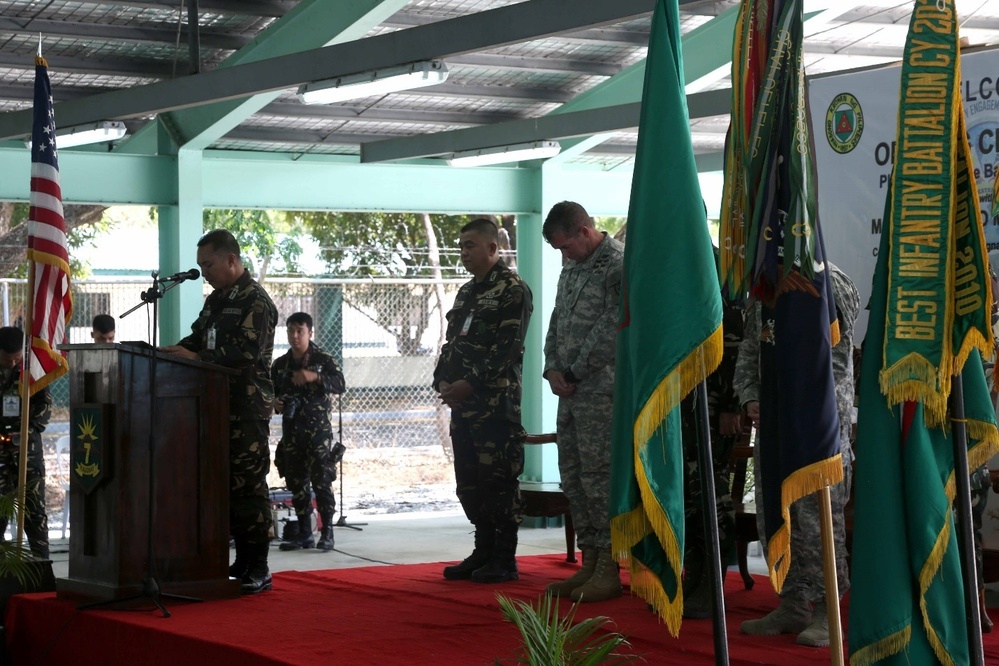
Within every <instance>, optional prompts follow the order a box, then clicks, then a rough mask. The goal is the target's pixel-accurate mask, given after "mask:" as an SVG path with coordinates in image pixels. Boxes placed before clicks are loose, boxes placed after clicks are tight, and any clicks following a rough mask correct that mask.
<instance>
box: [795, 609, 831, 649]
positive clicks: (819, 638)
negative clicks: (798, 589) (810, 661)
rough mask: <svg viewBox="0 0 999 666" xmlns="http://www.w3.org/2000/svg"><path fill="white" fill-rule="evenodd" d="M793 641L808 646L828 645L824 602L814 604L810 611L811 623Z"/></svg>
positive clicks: (826, 612) (827, 621) (827, 618)
mask: <svg viewBox="0 0 999 666" xmlns="http://www.w3.org/2000/svg"><path fill="white" fill-rule="evenodd" d="M795 642H796V643H797V644H798V645H807V646H808V647H827V646H828V645H829V613H828V611H827V610H826V602H824V601H820V602H819V603H817V604H815V610H814V611H813V612H812V623H811V624H809V625H808V626H807V627H806V628H805V630H804V631H802V632H801V633H800V634H798V638H797V640H796V641H795Z"/></svg>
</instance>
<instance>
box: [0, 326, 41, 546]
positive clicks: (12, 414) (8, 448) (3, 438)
mask: <svg viewBox="0 0 999 666" xmlns="http://www.w3.org/2000/svg"><path fill="white" fill-rule="evenodd" d="M23 360H24V332H23V331H21V329H19V328H14V327H13V326H4V327H3V328H0V401H2V407H3V411H2V412H0V414H2V416H0V432H2V434H0V494H3V495H8V494H11V493H13V492H14V491H16V490H17V482H18V462H19V461H18V457H19V453H20V452H19V450H18V449H19V447H20V444H21V443H23V438H22V437H21V436H20V434H19V433H20V430H21V394H20V389H19V383H20V379H21V364H22V361H23ZM51 406H52V397H51V396H50V395H49V390H48V389H47V388H43V389H42V390H40V391H39V392H38V393H36V394H35V395H33V396H31V402H30V404H29V410H30V413H29V414H28V432H29V437H28V474H27V489H26V491H25V494H24V506H25V512H24V534H25V536H27V537H28V547H29V548H31V552H32V554H34V555H35V556H36V557H40V558H42V559H48V557H49V521H48V518H47V517H46V515H45V460H44V458H42V431H43V430H45V426H47V425H48V424H49V415H50V413H51ZM6 531H7V519H6V518H2V519H0V540H2V539H3V534H4V532H6Z"/></svg>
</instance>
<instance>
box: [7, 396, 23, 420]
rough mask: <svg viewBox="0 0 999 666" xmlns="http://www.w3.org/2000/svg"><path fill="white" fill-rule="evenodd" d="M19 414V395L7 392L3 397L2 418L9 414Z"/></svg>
mask: <svg viewBox="0 0 999 666" xmlns="http://www.w3.org/2000/svg"><path fill="white" fill-rule="evenodd" d="M20 414H21V396H19V395H14V394H9V393H8V394H7V395H5V396H4V397H3V415H4V418H6V417H9V416H20Z"/></svg>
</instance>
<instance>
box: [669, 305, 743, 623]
mask: <svg viewBox="0 0 999 666" xmlns="http://www.w3.org/2000/svg"><path fill="white" fill-rule="evenodd" d="M722 316H723V321H722V331H723V332H724V335H725V351H724V354H723V355H722V361H721V365H719V366H718V369H717V370H715V371H714V372H713V373H711V375H709V376H708V380H707V389H708V416H709V424H708V427H709V434H710V436H711V460H712V466H713V468H714V483H715V512H716V515H717V519H718V543H719V547H718V550H719V557H720V558H721V563H722V571H724V570H725V567H726V565H727V564H728V562H729V560H730V559H731V557H732V552H733V551H734V549H735V506H734V505H733V503H732V483H731V480H730V475H729V461H730V459H731V457H732V449H733V448H734V447H735V445H736V443H737V442H738V441H739V437H740V436H741V435H742V406H741V403H740V402H739V396H738V395H736V393H735V387H734V386H733V379H734V376H735V363H736V358H737V357H738V355H739V344H740V343H741V342H742V329H743V327H744V316H743V309H742V307H740V306H738V305H732V304H726V305H725V309H724V313H723V315H722ZM695 395H696V392H694V393H691V394H690V395H688V396H687V397H686V398H685V399H684V400H683V402H681V403H680V418H681V420H680V427H681V432H682V434H683V486H684V520H685V524H686V527H685V529H684V535H685V536H684V554H683V570H684V573H683V616H684V617H685V618H690V619H703V618H706V617H708V616H710V614H711V599H712V597H711V583H710V580H709V578H708V576H706V575H705V573H704V572H705V571H706V569H705V564H707V562H706V560H707V547H706V540H705V537H706V535H705V534H704V519H703V515H704V512H703V508H704V505H703V502H704V497H703V495H702V494H701V477H700V465H699V463H698V455H697V451H698V447H699V444H698V440H697V418H698V417H697V404H696V400H695ZM739 500H740V501H741V500H742V498H741V497H740V498H739Z"/></svg>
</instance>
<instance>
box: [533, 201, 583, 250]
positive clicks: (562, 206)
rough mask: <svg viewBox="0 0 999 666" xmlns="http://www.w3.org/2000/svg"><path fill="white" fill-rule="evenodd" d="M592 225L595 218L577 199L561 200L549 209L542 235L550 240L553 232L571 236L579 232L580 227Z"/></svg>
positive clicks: (542, 227)
mask: <svg viewBox="0 0 999 666" xmlns="http://www.w3.org/2000/svg"><path fill="white" fill-rule="evenodd" d="M592 226H594V225H593V218H592V217H590V214H589V213H587V212H586V209H585V208H583V207H582V206H580V205H579V204H578V203H576V202H575V201H560V202H559V203H557V204H555V205H554V206H552V209H551V210H550V211H548V217H546V218H545V223H544V224H543V225H542V226H541V235H542V236H544V237H545V240H546V241H549V242H550V241H551V239H552V235H553V234H556V233H562V234H565V235H566V236H571V235H573V234H575V233H576V232H578V231H579V228H580V227H592Z"/></svg>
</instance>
